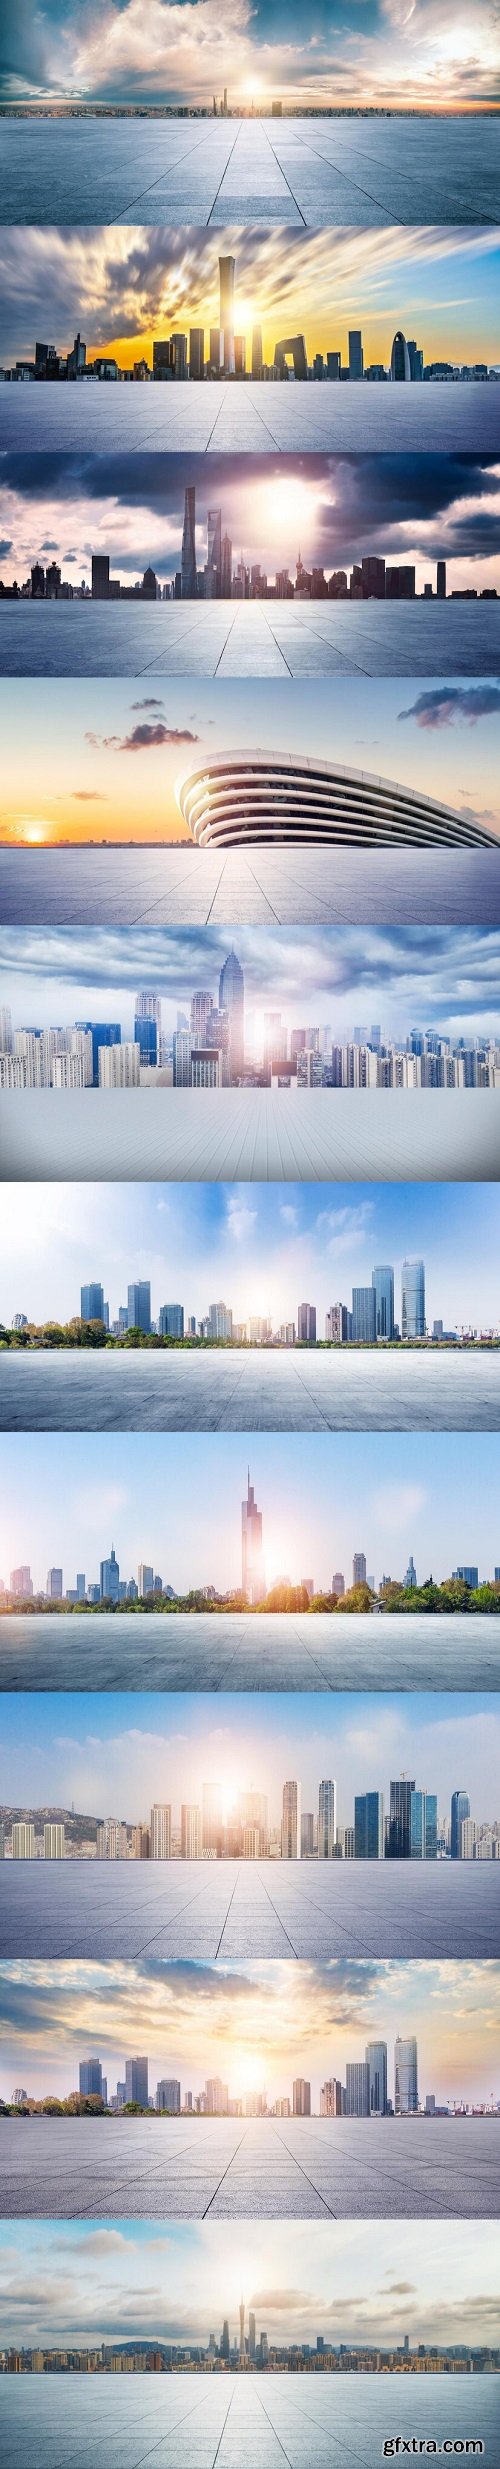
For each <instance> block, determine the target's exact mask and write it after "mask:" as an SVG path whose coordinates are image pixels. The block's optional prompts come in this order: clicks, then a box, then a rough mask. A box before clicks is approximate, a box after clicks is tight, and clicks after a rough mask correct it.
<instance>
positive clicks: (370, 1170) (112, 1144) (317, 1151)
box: [0, 1089, 500, 1183]
mask: <svg viewBox="0 0 500 2469" xmlns="http://www.w3.org/2000/svg"><path fill="white" fill-rule="evenodd" d="M499 1174H500V1089H446V1090H444V1089H338V1090H337V1089H306V1090H293V1089H281V1090H279V1089H278V1090H272V1091H268V1090H266V1089H209V1090H206V1089H183V1090H182V1095H180V1093H179V1091H178V1090H177V1089H99V1090H98V1091H97V1090H95V1089H71V1090H69V1091H66V1090H64V1089H56V1090H54V1089H24V1090H23V1092H22V1095H21V1096H19V1094H18V1091H17V1090H16V1089H5V1090H2V1092H1V1095H0V1181H2V1180H3V1181H4V1182H5V1181H7V1182H10V1181H13V1182H21V1183H22V1182H39V1181H41V1182H42V1183H46V1182H53V1181H55V1182H73V1181H76V1182H81V1181H83V1182H88V1183H92V1182H98V1181H104V1182H106V1183H109V1182H110V1181H113V1182H115V1181H118V1182H120V1181H123V1180H125V1182H129V1183H132V1182H143V1181H146V1182H150V1181H152V1182H154V1183H158V1182H162V1183H168V1182H171V1181H173V1182H175V1183H234V1182H236V1183H238V1182H245V1183H255V1182H257V1183H289V1182H292V1183H293V1182H306V1183H327V1182H336V1183H350V1182H355V1183H360V1182H365V1181H368V1182H375V1183H395V1182H397V1183H412V1182H422V1183H432V1182H435V1181H438V1182H440V1183H445V1182H451V1183H455V1182H458V1183H463V1182H464V1181H467V1182H469V1183H475V1182H480V1183H490V1182H496V1181H497V1180H498V1177H499Z"/></svg>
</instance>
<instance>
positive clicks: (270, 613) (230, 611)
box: [0, 598, 500, 679]
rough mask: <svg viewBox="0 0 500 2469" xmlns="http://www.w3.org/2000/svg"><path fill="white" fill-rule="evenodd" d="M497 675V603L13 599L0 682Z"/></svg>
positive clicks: (0, 621) (0, 650) (2, 637)
mask: <svg viewBox="0 0 500 2469" xmlns="http://www.w3.org/2000/svg"><path fill="white" fill-rule="evenodd" d="M450 673H453V675H454V676H455V677H485V676H486V677H488V676H491V677H498V676H499V675H500V600H498V601H479V602H477V601H473V602H470V601H466V600H465V601H464V600H455V601H453V600H451V599H450V600H448V601H438V600H423V599H416V600H406V601H405V602H404V604H403V606H401V604H399V603H397V602H390V601H387V602H385V601H359V600H354V601H352V602H351V601H349V600H347V601H342V600H310V601H307V600H304V601H301V600H298V601H289V600H270V601H269V602H266V601H264V600H248V601H245V600H236V601H235V600H226V601H224V600H215V601H204V600H200V601H195V600H192V601H187V600H186V601H182V600H180V601H177V600H161V601H160V600H150V601H149V600H144V601H141V602H138V605H137V607H136V608H135V609H134V607H133V606H132V603H131V602H130V601H127V602H126V603H124V604H123V605H120V602H119V601H98V600H88V601H86V600H40V601H38V600H24V599H21V598H19V599H18V600H5V601H4V602H3V605H2V608H1V611H0V675H1V676H3V677H79V676H86V677H143V676H148V677H149V676H150V675H151V676H153V675H154V676H159V675H160V674H161V675H162V676H163V677H192V678H193V679H195V678H200V677H222V678H231V677H259V678H266V677H267V678H269V677H271V678H272V677H281V678H286V677H297V678H299V677H311V678H317V677H342V676H344V677H357V676H359V677H446V676H447V675H448V674H450Z"/></svg>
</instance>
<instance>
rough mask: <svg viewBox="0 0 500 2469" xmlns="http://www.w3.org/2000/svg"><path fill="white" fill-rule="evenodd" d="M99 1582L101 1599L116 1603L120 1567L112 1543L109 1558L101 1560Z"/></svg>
mask: <svg viewBox="0 0 500 2469" xmlns="http://www.w3.org/2000/svg"><path fill="white" fill-rule="evenodd" d="M99 1584H100V1590H101V1601H102V1602H107V1603H117V1602H118V1596H119V1591H120V1569H119V1563H118V1561H117V1558H116V1552H115V1547H114V1543H112V1545H111V1551H110V1555H109V1560H101V1567H100V1578H99Z"/></svg>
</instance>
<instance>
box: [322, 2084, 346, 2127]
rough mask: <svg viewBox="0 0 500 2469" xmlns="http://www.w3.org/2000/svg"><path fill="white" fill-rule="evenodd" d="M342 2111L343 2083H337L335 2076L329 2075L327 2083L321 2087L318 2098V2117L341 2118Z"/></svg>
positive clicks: (343, 2100) (343, 2106) (343, 2102)
mask: <svg viewBox="0 0 500 2469" xmlns="http://www.w3.org/2000/svg"><path fill="white" fill-rule="evenodd" d="M344 2111H345V2092H344V2086H343V2083H339V2082H338V2081H337V2077H336V2075H331V2076H330V2079H329V2082H328V2083H323V2084H322V2087H321V2091H320V2096H319V2114H320V2117H322V2118H341V2117H343V2116H344Z"/></svg>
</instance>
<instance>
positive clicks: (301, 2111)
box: [293, 2075, 311, 2118]
mask: <svg viewBox="0 0 500 2469" xmlns="http://www.w3.org/2000/svg"><path fill="white" fill-rule="evenodd" d="M293 2114H294V2118H310V2115H311V2086H310V2083H305V2081H304V2076H303V2075H297V2077H296V2081H295V2083H294V2087H293Z"/></svg>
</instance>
